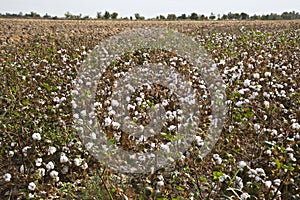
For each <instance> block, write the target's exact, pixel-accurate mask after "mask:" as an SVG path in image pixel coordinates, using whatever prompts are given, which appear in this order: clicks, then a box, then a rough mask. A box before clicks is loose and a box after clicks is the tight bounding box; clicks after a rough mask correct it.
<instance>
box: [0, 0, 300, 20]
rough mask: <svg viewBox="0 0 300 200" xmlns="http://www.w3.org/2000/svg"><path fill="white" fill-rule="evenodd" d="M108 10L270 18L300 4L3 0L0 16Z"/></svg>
mask: <svg viewBox="0 0 300 200" xmlns="http://www.w3.org/2000/svg"><path fill="white" fill-rule="evenodd" d="M105 10H107V11H109V12H117V13H119V17H129V16H134V14H135V13H140V15H141V16H145V17H146V18H151V17H156V16H158V15H160V14H163V15H166V14H171V13H173V14H176V15H181V14H182V13H186V14H190V13H192V12H196V13H198V14H205V15H210V13H211V12H213V13H214V14H224V13H226V14H227V13H228V12H238V13H240V12H246V13H248V14H269V13H279V14H281V13H282V12H284V11H293V10H294V11H296V12H299V10H300V0H205V1H204V0H151V1H150V0H0V13H2V14H5V13H6V12H8V13H16V14H17V13H19V12H23V14H24V13H29V12H31V11H35V12H37V13H39V14H41V15H44V14H45V13H48V14H50V15H51V16H59V17H62V16H64V14H65V13H66V12H67V11H70V12H71V13H72V14H79V13H82V15H89V16H91V17H95V16H96V13H97V12H98V11H99V12H102V13H104V11H105Z"/></svg>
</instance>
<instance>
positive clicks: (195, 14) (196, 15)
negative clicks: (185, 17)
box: [190, 13, 199, 20]
mask: <svg viewBox="0 0 300 200" xmlns="http://www.w3.org/2000/svg"><path fill="white" fill-rule="evenodd" d="M190 19H191V20H198V19H199V16H198V14H197V13H192V14H191V16H190Z"/></svg>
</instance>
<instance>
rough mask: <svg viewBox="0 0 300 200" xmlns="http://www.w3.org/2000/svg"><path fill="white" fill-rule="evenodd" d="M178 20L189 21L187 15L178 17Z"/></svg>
mask: <svg viewBox="0 0 300 200" xmlns="http://www.w3.org/2000/svg"><path fill="white" fill-rule="evenodd" d="M178 19H183V20H185V19H187V17H186V14H182V15H181V16H179V17H178Z"/></svg>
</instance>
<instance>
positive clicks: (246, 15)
mask: <svg viewBox="0 0 300 200" xmlns="http://www.w3.org/2000/svg"><path fill="white" fill-rule="evenodd" d="M240 16H241V20H248V19H249V15H248V14H247V13H243V12H242V13H241V15H240Z"/></svg>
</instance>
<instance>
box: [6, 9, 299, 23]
mask: <svg viewBox="0 0 300 200" xmlns="http://www.w3.org/2000/svg"><path fill="white" fill-rule="evenodd" d="M118 16H119V14H118V13H117V12H109V11H105V12H104V13H102V12H97V14H96V17H90V16H88V15H82V14H79V15H76V14H72V13H71V12H67V13H65V15H64V17H57V16H50V15H49V14H47V13H46V14H45V15H43V16H41V15H40V14H38V13H36V12H33V11H32V12H30V13H26V14H23V13H22V12H20V13H18V14H11V13H6V14H1V13H0V17H2V18H34V19H67V20H87V19H98V20H166V21H175V20H195V21H205V20H295V19H300V14H299V13H298V12H295V11H291V12H283V13H282V14H276V13H271V14H266V15H256V14H254V15H251V16H250V15H249V14H247V13H244V12H242V13H232V12H229V13H228V14H223V15H220V14H214V13H211V14H210V15H209V16H207V15H203V14H197V13H196V12H193V13H191V14H189V15H187V14H181V15H176V14H167V15H166V16H165V15H158V16H157V17H155V18H149V19H146V18H145V17H143V16H141V15H140V14H139V13H135V14H134V16H130V17H123V18H122V17H121V18H118Z"/></svg>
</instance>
